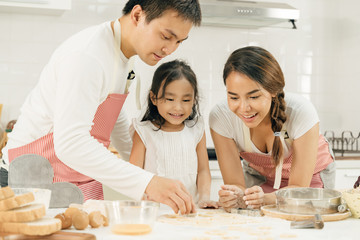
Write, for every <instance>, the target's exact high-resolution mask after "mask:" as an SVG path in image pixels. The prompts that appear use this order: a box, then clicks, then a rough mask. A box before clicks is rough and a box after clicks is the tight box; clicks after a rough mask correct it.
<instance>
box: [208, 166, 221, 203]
mask: <svg viewBox="0 0 360 240" xmlns="http://www.w3.org/2000/svg"><path fill="white" fill-rule="evenodd" d="M209 167H210V174H211V191H210V199H211V200H214V201H218V200H219V196H218V192H219V190H220V186H221V185H223V184H224V181H223V179H222V176H221V172H220V168H219V164H218V161H209Z"/></svg>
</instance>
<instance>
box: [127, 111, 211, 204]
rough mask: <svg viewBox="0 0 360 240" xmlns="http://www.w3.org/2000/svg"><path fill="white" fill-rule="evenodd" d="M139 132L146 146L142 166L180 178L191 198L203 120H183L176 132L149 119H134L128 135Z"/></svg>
mask: <svg viewBox="0 0 360 240" xmlns="http://www.w3.org/2000/svg"><path fill="white" fill-rule="evenodd" d="M134 131H136V132H137V133H138V135H139V136H140V138H141V140H142V142H143V143H144V145H145V147H146V153H145V164H144V169H145V170H148V171H150V172H152V173H154V174H156V175H158V176H161V177H167V178H171V179H176V180H180V181H181V182H182V183H183V184H184V185H185V187H186V189H187V190H188V191H189V192H190V193H191V195H192V196H193V198H194V199H196V196H197V186H196V179H197V171H198V158H197V152H196V147H197V145H198V143H199V142H200V140H201V139H202V137H203V135H204V120H203V118H201V117H200V118H198V121H197V122H196V123H195V122H194V121H192V120H188V121H185V126H184V128H183V129H182V130H181V131H178V132H166V131H162V130H161V129H160V130H158V128H157V127H155V126H154V125H153V124H152V123H151V122H150V121H144V122H140V121H139V120H137V119H133V121H132V124H131V126H130V135H131V136H133V135H134Z"/></svg>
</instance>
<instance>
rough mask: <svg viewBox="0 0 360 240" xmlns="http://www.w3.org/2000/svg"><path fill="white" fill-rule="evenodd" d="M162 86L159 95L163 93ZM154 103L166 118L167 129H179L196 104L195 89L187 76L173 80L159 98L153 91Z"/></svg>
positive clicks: (165, 127) (165, 126)
mask: <svg viewBox="0 0 360 240" xmlns="http://www.w3.org/2000/svg"><path fill="white" fill-rule="evenodd" d="M162 88H163V87H162V86H161V87H160V89H159V93H158V94H159V95H161V93H162V91H163V90H162ZM150 97H151V99H152V103H153V104H154V105H155V106H156V107H157V109H158V111H159V113H160V115H161V116H162V117H163V118H164V119H165V123H164V125H163V127H164V129H167V130H178V129H179V127H182V124H183V122H184V121H185V119H187V118H188V117H189V116H190V114H191V113H192V107H193V105H194V98H195V96H194V89H193V87H192V86H191V84H190V82H189V81H188V80H186V79H185V78H181V79H179V80H175V81H172V82H171V83H169V84H168V85H167V86H166V89H165V93H164V96H163V97H162V98H160V99H159V98H157V97H158V96H154V94H153V93H152V92H151V93H150Z"/></svg>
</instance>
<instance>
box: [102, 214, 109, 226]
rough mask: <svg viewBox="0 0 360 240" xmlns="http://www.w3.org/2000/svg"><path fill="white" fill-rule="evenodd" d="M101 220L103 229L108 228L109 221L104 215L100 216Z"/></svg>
mask: <svg viewBox="0 0 360 240" xmlns="http://www.w3.org/2000/svg"><path fill="white" fill-rule="evenodd" d="M101 216H102V218H103V220H104V227H107V226H109V219H108V218H107V217H105V216H104V215H101Z"/></svg>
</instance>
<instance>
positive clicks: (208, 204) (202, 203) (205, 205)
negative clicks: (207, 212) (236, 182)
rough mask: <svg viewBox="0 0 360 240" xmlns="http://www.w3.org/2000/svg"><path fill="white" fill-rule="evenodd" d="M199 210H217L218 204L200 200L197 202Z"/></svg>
mask: <svg viewBox="0 0 360 240" xmlns="http://www.w3.org/2000/svg"><path fill="white" fill-rule="evenodd" d="M198 206H199V208H219V204H218V202H215V201H212V200H209V199H207V200H205V199H204V200H202V199H200V200H199V202H198Z"/></svg>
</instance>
